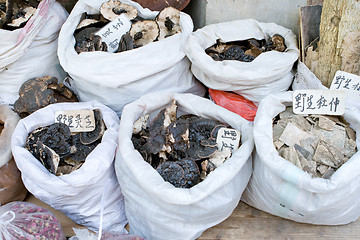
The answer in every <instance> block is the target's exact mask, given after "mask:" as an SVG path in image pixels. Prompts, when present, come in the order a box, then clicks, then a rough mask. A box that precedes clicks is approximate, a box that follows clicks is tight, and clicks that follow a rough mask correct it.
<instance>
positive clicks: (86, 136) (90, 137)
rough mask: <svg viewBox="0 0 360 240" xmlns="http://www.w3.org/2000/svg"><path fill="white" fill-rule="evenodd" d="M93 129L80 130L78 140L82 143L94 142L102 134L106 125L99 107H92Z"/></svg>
mask: <svg viewBox="0 0 360 240" xmlns="http://www.w3.org/2000/svg"><path fill="white" fill-rule="evenodd" d="M94 117H95V129H94V130H93V131H91V132H81V133H80V141H81V143H82V144H84V145H88V144H91V143H94V142H95V141H96V140H99V139H100V138H102V136H103V135H104V132H105V129H106V126H105V123H104V121H103V118H102V115H101V111H100V109H94Z"/></svg>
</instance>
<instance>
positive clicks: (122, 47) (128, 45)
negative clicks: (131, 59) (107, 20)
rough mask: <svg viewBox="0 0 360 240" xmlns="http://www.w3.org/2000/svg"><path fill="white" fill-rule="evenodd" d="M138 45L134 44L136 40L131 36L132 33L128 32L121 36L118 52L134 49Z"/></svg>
mask: <svg viewBox="0 0 360 240" xmlns="http://www.w3.org/2000/svg"><path fill="white" fill-rule="evenodd" d="M135 47H136V46H134V40H133V38H132V37H131V35H130V33H129V32H127V33H126V34H124V35H122V36H121V39H120V42H119V47H118V49H117V51H116V52H123V51H127V50H131V49H134V48H135Z"/></svg>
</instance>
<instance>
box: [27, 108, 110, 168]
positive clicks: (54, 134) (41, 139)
mask: <svg viewBox="0 0 360 240" xmlns="http://www.w3.org/2000/svg"><path fill="white" fill-rule="evenodd" d="M94 116H95V129H94V130H93V131H92V132H89V133H90V135H87V136H85V140H86V141H85V143H84V142H83V141H81V138H82V137H84V136H82V135H83V132H80V133H79V132H75V133H71V132H70V128H69V127H68V126H67V125H66V124H63V123H53V124H51V125H50V126H46V127H39V128H37V129H35V130H34V131H32V132H30V133H29V135H28V137H27V139H26V144H25V148H26V149H28V151H29V152H30V153H31V154H32V155H33V156H34V157H35V158H36V159H38V160H39V161H40V162H41V163H42V164H43V165H44V167H45V168H46V169H48V170H49V172H51V173H53V174H56V175H62V174H69V173H71V172H72V171H75V170H76V169H79V168H80V167H81V165H82V164H83V163H84V162H85V159H86V157H87V156H88V155H89V154H90V153H91V152H92V151H93V150H94V149H95V147H96V146H97V145H98V144H99V143H100V142H101V139H102V136H103V135H104V132H105V124H104V122H103V119H102V115H101V112H100V110H99V109H94ZM98 125H100V126H98Z"/></svg>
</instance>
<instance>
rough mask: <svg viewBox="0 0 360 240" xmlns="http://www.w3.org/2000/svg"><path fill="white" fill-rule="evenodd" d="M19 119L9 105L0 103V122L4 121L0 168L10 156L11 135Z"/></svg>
mask: <svg viewBox="0 0 360 240" xmlns="http://www.w3.org/2000/svg"><path fill="white" fill-rule="evenodd" d="M19 120H20V117H19V115H17V114H16V113H15V112H13V111H12V110H11V109H10V108H9V107H7V106H5V105H0V122H2V123H4V128H3V129H2V131H1V133H0V168H1V167H2V166H4V165H5V164H7V163H8V162H9V161H10V160H11V158H12V154H11V136H12V134H13V131H14V130H15V127H16V124H17V123H18V121H19ZM0 191H1V188H0Z"/></svg>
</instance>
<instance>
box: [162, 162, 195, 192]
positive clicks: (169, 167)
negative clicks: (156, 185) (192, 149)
mask: <svg viewBox="0 0 360 240" xmlns="http://www.w3.org/2000/svg"><path fill="white" fill-rule="evenodd" d="M157 172H158V173H159V174H160V176H162V177H163V179H164V180H165V181H167V182H169V183H171V184H172V185H174V186H175V187H179V188H191V187H192V186H194V185H196V184H197V183H198V182H199V181H200V172H199V168H198V166H197V165H196V163H195V162H194V161H193V160H190V159H183V160H179V161H175V162H173V161H167V162H164V163H163V164H161V165H160V166H159V167H158V168H157Z"/></svg>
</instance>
